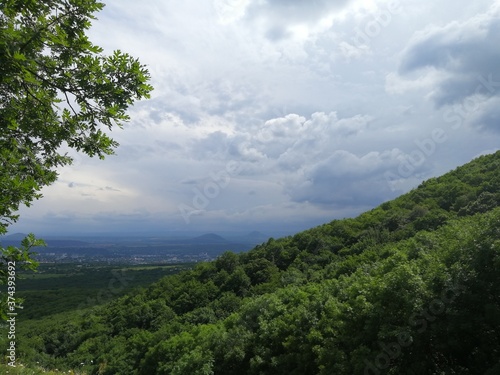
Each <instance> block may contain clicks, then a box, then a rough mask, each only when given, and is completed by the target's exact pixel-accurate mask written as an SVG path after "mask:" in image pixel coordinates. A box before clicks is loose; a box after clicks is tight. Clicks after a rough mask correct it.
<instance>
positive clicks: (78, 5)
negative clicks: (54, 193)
mask: <svg viewBox="0 0 500 375" xmlns="http://www.w3.org/2000/svg"><path fill="white" fill-rule="evenodd" d="M103 6H104V5H103V4H102V3H100V2H98V1H95V0H36V1H35V0H5V1H2V2H1V3H0V61H1V64H0V168H1V169H0V234H2V233H5V232H6V228H7V227H8V225H9V224H11V223H12V222H13V221H15V220H16V219H17V215H16V211H17V210H18V208H19V206H20V205H21V204H26V205H29V204H30V202H32V201H33V200H34V199H37V198H39V197H40V194H39V192H40V189H41V188H42V187H44V186H46V185H49V184H51V183H53V182H54V181H55V180H56V178H57V172H56V169H57V167H60V166H63V165H66V164H69V163H71V161H72V160H71V158H70V157H69V156H68V155H67V154H66V153H65V152H64V150H67V149H74V150H77V151H81V152H83V153H85V154H87V155H89V156H98V157H100V158H103V157H104V156H105V155H108V154H112V153H113V149H114V148H115V147H116V146H117V142H116V141H114V140H113V139H112V138H111V137H110V136H109V135H108V134H107V131H109V130H111V129H112V128H114V127H121V126H122V124H123V122H124V121H127V120H128V119H129V118H128V115H127V114H126V110H127V108H128V107H129V106H130V105H131V104H132V103H133V102H134V101H136V100H139V99H142V98H148V97H149V93H150V91H151V90H152V87H151V86H150V85H149V84H148V81H149V78H150V76H149V73H148V71H147V69H146V68H145V66H144V65H141V64H140V62H139V61H138V60H137V59H135V58H133V57H132V56H130V55H128V54H127V53H123V52H121V51H115V52H114V53H112V54H111V55H110V56H106V55H104V54H103V53H102V52H103V50H102V48H100V47H98V46H96V45H94V44H93V43H92V42H91V41H90V40H89V38H88V37H87V35H86V31H88V29H89V28H90V26H91V21H92V20H93V19H95V16H94V13H96V12H98V11H99V10H101V9H102V8H103Z"/></svg>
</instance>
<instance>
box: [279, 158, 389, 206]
mask: <svg viewBox="0 0 500 375" xmlns="http://www.w3.org/2000/svg"><path fill="white" fill-rule="evenodd" d="M398 163H399V161H398V159H397V154H396V153H394V152H390V151H387V152H383V153H379V152H371V153H369V154H366V155H364V156H362V157H358V156H356V155H354V154H352V153H350V152H347V151H336V152H334V153H333V154H332V155H331V156H330V157H329V158H327V159H325V160H324V161H321V162H319V163H317V164H316V165H311V166H310V167H309V168H307V169H306V171H305V173H304V174H303V180H302V181H301V182H299V183H297V184H296V185H290V186H288V187H287V192H288V194H289V195H290V196H291V198H292V200H293V201H295V202H305V201H307V202H310V203H313V204H317V205H322V206H333V207H343V206H350V207H363V206H375V205H377V204H379V203H380V202H383V201H385V200H387V199H390V198H393V197H394V196H395V195H396V193H395V192H393V191H392V189H391V186H390V184H389V181H388V180H387V178H386V177H385V172H387V171H393V170H395V169H397V165H398Z"/></svg>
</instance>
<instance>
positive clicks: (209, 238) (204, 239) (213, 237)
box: [188, 233, 229, 244]
mask: <svg viewBox="0 0 500 375" xmlns="http://www.w3.org/2000/svg"><path fill="white" fill-rule="evenodd" d="M188 241H189V242H190V243H199V244H224V243H228V242H229V241H228V240H226V239H225V238H223V237H221V236H219V235H218V234H215V233H207V234H203V235H201V236H198V237H195V238H192V239H190V240H188Z"/></svg>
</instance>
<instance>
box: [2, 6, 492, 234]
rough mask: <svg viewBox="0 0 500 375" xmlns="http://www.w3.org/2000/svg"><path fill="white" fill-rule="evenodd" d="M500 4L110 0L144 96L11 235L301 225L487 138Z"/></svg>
mask: <svg viewBox="0 0 500 375" xmlns="http://www.w3.org/2000/svg"><path fill="white" fill-rule="evenodd" d="M499 4H500V3H499V2H498V1H496V2H491V1H485V0H478V1H474V2H470V1H465V0H454V1H451V0H446V1H440V2H422V1H416V0H415V1H412V0H409V1H404V2H403V1H401V2H398V1H391V2H387V1H377V0H371V1H369V0H366V1H361V0H358V1H356V0H344V1H335V2H334V1H326V0H325V1H321V0H314V1H305V0H302V1H300V0H294V1H282V0H267V1H250V0H212V1H199V0H185V1H183V2H179V1H160V0H157V1H145V2H138V1H132V0H121V1H108V4H107V6H106V8H105V10H104V11H103V12H102V13H100V14H99V15H98V18H99V20H98V21H95V23H94V27H93V28H92V31H91V37H92V39H93V41H94V42H95V43H96V44H98V45H101V46H102V47H104V49H105V51H106V52H107V53H110V52H111V51H112V50H114V49H121V50H123V51H127V52H129V53H131V54H132V55H134V56H136V57H138V58H140V60H141V61H142V62H143V63H145V64H147V65H148V66H149V68H150V72H151V74H152V77H153V81H152V84H153V85H154V87H155V91H154V93H153V97H152V99H151V100H149V101H144V102H141V103H138V104H137V105H135V107H134V108H133V109H132V110H131V111H130V115H131V117H132V121H131V122H130V123H129V124H128V126H126V127H125V129H124V130H119V131H116V132H114V133H113V136H114V137H115V138H116V140H118V141H119V142H120V144H121V146H120V147H119V148H118V150H117V155H116V156H113V157H109V158H107V159H106V160H105V161H98V160H92V159H89V158H86V157H82V156H78V155H76V156H75V163H74V165H72V166H70V167H66V168H64V169H62V170H61V171H60V178H59V180H58V181H57V182H56V183H55V184H54V185H53V186H50V187H48V188H46V189H44V191H43V193H44V198H42V199H41V200H40V201H38V202H36V203H35V204H34V205H33V206H32V207H30V208H29V209H23V210H22V212H21V220H20V222H19V223H18V224H16V225H15V226H13V227H12V229H11V231H24V232H28V231H34V232H40V233H62V234H64V233H93V232H118V231H126V232H128V233H131V232H160V233H161V232H162V231H165V232H166V231H230V230H240V231H243V232H244V231H248V232H250V231H252V230H261V231H263V232H265V233H268V234H274V233H280V232H294V231H297V230H300V229H305V228H308V227H311V226H314V225H318V224H321V223H324V222H328V221H330V220H332V219H335V218H343V217H349V216H354V215H356V214H358V213H361V212H363V211H365V210H367V209H370V208H372V207H375V206H376V205H378V204H380V203H382V202H384V201H386V200H389V199H392V198H394V197H396V196H398V195H400V194H402V193H403V192H406V191H408V190H409V189H411V188H413V187H416V186H417V185H418V184H419V183H420V182H421V181H423V180H424V179H427V178H429V177H432V176H437V175H440V174H443V173H445V172H447V171H449V170H450V169H453V168H455V167H456V166H458V165H461V164H464V163H466V162H468V161H469V160H471V159H472V158H473V157H475V156H478V155H480V154H483V153H489V152H492V151H494V150H496V149H497V148H498V147H497V145H498V141H499V138H500V127H499V125H500V46H499V45H498V41H499V40H500V5H499Z"/></svg>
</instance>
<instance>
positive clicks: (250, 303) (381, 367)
mask: <svg viewBox="0 0 500 375" xmlns="http://www.w3.org/2000/svg"><path fill="white" fill-rule="evenodd" d="M499 203H500V152H497V153H495V154H492V155H487V156H482V157H480V158H478V159H475V160H473V161H472V162H470V163H468V164H466V165H464V166H462V167H460V168H457V169H456V170H454V171H452V172H450V173H448V174H446V175H444V176H442V177H440V178H433V179H430V180H428V181H426V182H424V183H422V184H421V185H420V186H419V187H418V188H417V189H414V190H413V191H411V192H409V193H408V194H405V195H403V196H401V197H399V198H397V199H395V200H393V201H390V202H386V203H384V204H382V205H380V206H379V207H377V208H375V209H373V210H371V211H369V212H366V213H364V214H362V215H360V216H359V217H357V218H354V219H344V220H334V221H332V222H330V223H328V224H325V225H322V226H319V227H316V228H313V229H310V230H308V231H305V232H301V233H298V234H296V235H294V236H290V237H286V238H283V239H279V240H274V239H270V240H269V241H268V242H267V243H265V244H262V245H260V246H257V247H255V248H254V249H253V250H251V251H249V252H248V253H243V254H234V253H230V252H227V253H225V254H223V255H222V256H221V257H219V258H218V259H217V260H216V261H214V262H210V263H202V264H199V265H198V266H197V267H196V268H195V269H194V270H192V271H188V272H183V273H181V274H179V275H175V276H171V277H166V278H163V279H162V280H160V281H159V282H157V283H155V284H153V285H151V286H150V287H149V288H147V289H145V290H142V291H138V292H136V293H134V294H131V295H127V296H125V297H123V298H120V299H118V300H116V301H114V302H112V303H111V304H108V305H105V306H102V307H99V308H97V309H95V310H94V311H91V312H89V311H85V312H82V313H78V312H77V311H76V312H75V313H74V314H71V315H69V316H66V317H64V318H63V317H58V318H57V320H56V319H55V318H54V317H49V318H50V319H49V318H47V319H43V320H39V321H35V322H30V323H29V324H25V325H22V326H21V327H20V329H21V334H22V338H19V343H20V353H19V355H20V357H21V360H22V361H23V362H24V363H35V362H39V363H40V364H42V365H43V366H44V367H49V368H55V367H57V368H59V369H61V368H77V367H78V368H80V369H83V370H85V371H87V372H88V373H93V374H186V375H187V374H189V375H193V374H224V375H226V374H235V375H236V374H238V375H239V374H287V375H288V374H297V375H299V374H300V375H304V374H324V375H327V374H328V375H330V374H349V375H350V374H415V375H416V374H418V375H420V374H492V375H493V374H498V373H500V208H499V207H498V206H500V204H499Z"/></svg>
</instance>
